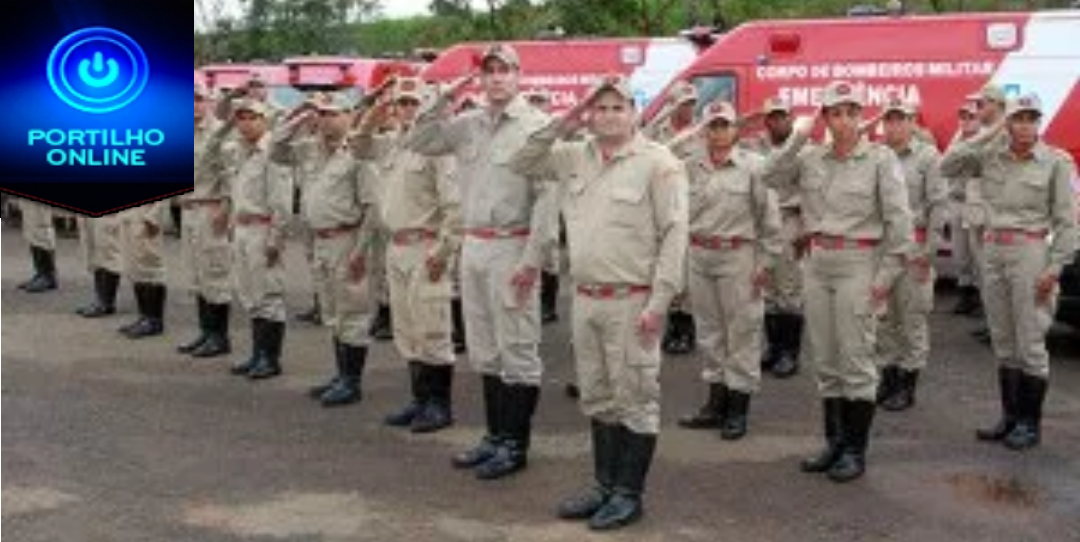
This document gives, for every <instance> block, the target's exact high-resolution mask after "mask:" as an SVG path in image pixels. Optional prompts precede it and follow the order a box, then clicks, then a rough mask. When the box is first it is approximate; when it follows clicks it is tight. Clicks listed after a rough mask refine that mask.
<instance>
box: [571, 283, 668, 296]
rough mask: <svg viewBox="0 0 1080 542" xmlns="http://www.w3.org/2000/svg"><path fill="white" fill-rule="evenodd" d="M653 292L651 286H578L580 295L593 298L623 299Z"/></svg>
mask: <svg viewBox="0 0 1080 542" xmlns="http://www.w3.org/2000/svg"><path fill="white" fill-rule="evenodd" d="M650 292H652V287H650V286H615V285H610V284H595V285H581V286H578V287H577V293H578V295H580V296H583V297H588V298H591V299H622V298H624V297H630V296H632V295H644V294H648V293H650Z"/></svg>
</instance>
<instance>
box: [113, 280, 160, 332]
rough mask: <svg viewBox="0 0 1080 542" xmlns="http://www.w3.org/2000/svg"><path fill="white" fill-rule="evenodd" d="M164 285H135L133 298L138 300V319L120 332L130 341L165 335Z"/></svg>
mask: <svg viewBox="0 0 1080 542" xmlns="http://www.w3.org/2000/svg"><path fill="white" fill-rule="evenodd" d="M166 293H167V290H166V288H165V285H164V284H152V283H146V282H144V283H136V284H135V298H136V300H138V305H139V312H140V317H139V320H138V321H137V322H135V323H134V324H132V325H131V326H129V327H127V328H125V329H124V330H122V331H121V332H122V333H123V334H124V336H125V337H127V338H128V339H132V340H138V339H145V338H147V337H155V336H158V335H161V334H163V333H165V320H164V316H165V297H166Z"/></svg>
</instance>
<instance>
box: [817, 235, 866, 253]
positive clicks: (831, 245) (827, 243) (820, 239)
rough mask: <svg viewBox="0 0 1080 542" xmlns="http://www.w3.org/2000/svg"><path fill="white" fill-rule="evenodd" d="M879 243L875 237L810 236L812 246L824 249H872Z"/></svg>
mask: <svg viewBox="0 0 1080 542" xmlns="http://www.w3.org/2000/svg"><path fill="white" fill-rule="evenodd" d="M879 244H881V242H880V241H878V240H877V239H848V238H846V237H835V236H831V235H815V236H813V237H811V238H810V246H811V247H812V248H820V249H824V250H872V249H874V248H877V246H878V245H879Z"/></svg>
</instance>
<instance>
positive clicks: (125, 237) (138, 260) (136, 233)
mask: <svg viewBox="0 0 1080 542" xmlns="http://www.w3.org/2000/svg"><path fill="white" fill-rule="evenodd" d="M119 220H120V250H121V252H122V253H123V261H124V273H125V275H126V276H127V277H128V279H129V280H131V282H133V283H135V282H142V283H146V284H165V259H164V254H165V235H164V233H162V232H159V233H158V235H155V236H153V237H151V236H149V235H147V232H146V222H144V221H143V220H142V218H141V217H139V216H138V215H136V216H132V215H130V214H126V213H121V214H120V217H119ZM155 224H156V225H158V226H159V228H160V225H161V222H160V221H158V222H155Z"/></svg>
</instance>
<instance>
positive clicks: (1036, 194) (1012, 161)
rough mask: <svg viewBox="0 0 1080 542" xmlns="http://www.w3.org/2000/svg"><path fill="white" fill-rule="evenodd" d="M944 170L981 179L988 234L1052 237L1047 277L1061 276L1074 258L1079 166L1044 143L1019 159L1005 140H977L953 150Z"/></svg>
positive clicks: (962, 143) (1067, 156)
mask: <svg viewBox="0 0 1080 542" xmlns="http://www.w3.org/2000/svg"><path fill="white" fill-rule="evenodd" d="M941 169H942V171H943V172H944V173H945V174H946V175H953V176H958V175H965V174H969V175H973V176H975V177H978V180H979V185H980V194H981V196H982V199H983V201H985V203H986V207H987V210H988V212H989V216H988V217H987V218H988V220H987V224H986V227H987V228H988V229H991V230H1022V231H1026V232H1032V233H1035V232H1040V231H1046V232H1049V233H1050V234H1051V236H1052V237H1051V239H1052V240H1051V244H1050V254H1049V261H1048V262H1047V270H1048V272H1050V273H1053V274H1060V273H1061V269H1062V267H1064V266H1065V265H1067V264H1069V263H1071V262H1072V261H1073V260H1074V259H1075V258H1076V250H1077V225H1076V220H1077V218H1076V217H1077V215H1076V199H1075V195H1074V194H1073V187H1072V180H1073V179H1074V178H1076V165H1075V164H1074V163H1073V161H1072V159H1071V158H1070V157H1069V155H1067V154H1066V153H1065V152H1063V151H1061V150H1058V149H1055V148H1053V147H1049V146H1047V145H1046V144H1044V143H1042V142H1040V143H1038V144H1037V145H1036V146H1035V148H1034V150H1033V153H1032V155H1031V156H1030V157H1027V158H1019V157H1017V156H1015V155H1014V154H1013V152H1012V151H1011V150H1010V148H1009V140H1008V138H1007V137H1004V138H1002V137H998V138H993V139H990V140H989V141H988V142H987V141H985V140H984V139H983V138H979V137H976V138H974V139H972V140H969V141H962V142H959V143H957V144H955V145H953V147H952V148H951V149H949V151H948V152H947V153H945V157H944V158H943V159H942V161H941Z"/></svg>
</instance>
